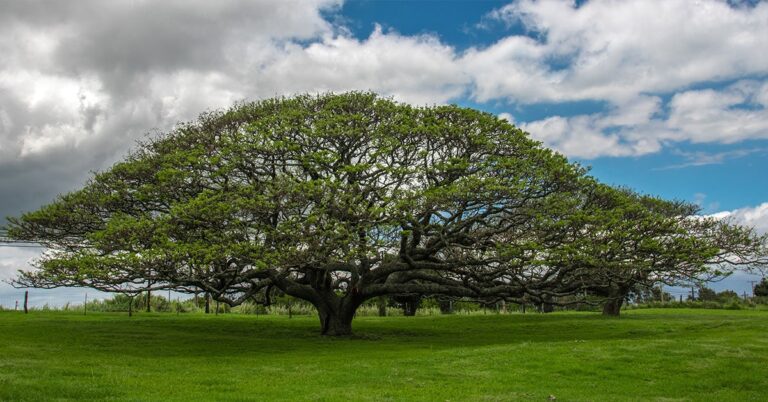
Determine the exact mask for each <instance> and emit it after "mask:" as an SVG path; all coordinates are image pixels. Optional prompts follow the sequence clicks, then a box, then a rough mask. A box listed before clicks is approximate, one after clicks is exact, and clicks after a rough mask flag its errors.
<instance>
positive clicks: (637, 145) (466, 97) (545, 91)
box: [0, 0, 768, 304]
mask: <svg viewBox="0 0 768 402" xmlns="http://www.w3.org/2000/svg"><path fill="white" fill-rule="evenodd" d="M97 16H98V17H97ZM766 49H768V3H766V2H764V1H752V0H750V1H738V0H732V1H721V0H701V1H697V2H692V1H688V0H622V1H612V0H606V1H558V0H551V1H532V0H518V1H495V0H493V1H492V0H488V1H482V0H480V1H461V0H450V1H448V0H446V1H438V0H434V1H394V0H390V1H373V0H357V1H340V0H302V1H298V0H282V1H277V0H276V1H266V0H265V1H259V2H249V1H237V0H232V1H222V2H210V1H203V0H200V1H180V0H179V1H164V2H160V3H151V2H136V1H128V0H125V1H113V2H103V1H98V0H86V1H79V2H44V1H42V2H38V1H30V2H3V3H2V4H0V215H2V216H6V215H17V214H19V213H21V212H23V211H26V210H32V209H35V208H37V207H38V206H40V205H42V204H44V203H46V202H48V201H50V200H52V199H53V198H54V197H55V196H56V194H59V193H62V192H66V191H70V190H72V189H75V188H77V187H78V186H80V185H82V183H83V182H84V181H85V180H86V179H87V177H88V176H89V175H90V172H91V171H95V170H100V169H104V168H106V167H108V166H110V165H111V164H112V163H114V162H115V161H117V160H119V159H120V158H121V157H122V156H124V155H125V154H126V152H128V150H129V149H130V148H131V147H132V145H133V144H134V143H135V141H137V140H139V139H141V138H142V137H143V136H145V135H146V134H147V133H150V132H152V131H165V130H168V129H170V128H172V127H173V125H174V124H176V123H177V122H179V121H185V120H190V119H192V118H194V117H195V116H196V115H197V114H199V113H200V112H201V111H204V110H207V109H216V108H223V107H227V106H228V105H231V104H232V103H233V102H236V101H238V100H243V99H246V100H247V99H260V98H267V97H272V96H279V95H290V94H295V93H302V92H325V91H346V90H373V91H376V92H378V93H380V94H382V95H385V96H391V97H393V98H395V99H396V100H399V101H403V102H410V103H417V104H445V103H456V104H459V105H462V106H468V107H474V108H478V109H482V110H485V111H488V112H491V113H495V114H497V115H499V116H501V117H503V118H506V119H508V120H510V121H511V122H513V123H514V124H516V125H518V126H519V127H521V128H522V129H524V130H526V131H528V132H529V133H530V134H531V136H532V137H533V138H535V139H537V140H539V141H541V142H542V143H543V144H544V145H546V146H549V147H552V148H554V149H556V150H558V151H559V152H562V153H564V154H565V155H567V156H568V157H569V158H570V159H571V160H573V161H577V162H579V163H582V164H583V165H586V166H590V167H591V169H592V174H593V175H595V176H596V177H598V178H599V179H600V180H602V181H604V182H606V183H610V184H615V185H622V186H628V187H631V188H634V189H635V190H637V191H640V192H643V193H649V194H656V195H660V196H663V197H666V198H674V199H683V200H688V201H692V202H696V203H698V204H699V205H701V207H702V212H703V213H705V214H714V213H718V214H719V215H720V216H726V215H728V216H730V217H731V218H732V219H734V220H736V221H738V222H740V223H742V224H746V225H751V226H754V227H755V228H756V229H757V230H758V231H761V232H766V231H768V185H767V184H768V179H766V177H765V172H766V171H768V169H767V168H768V109H767V108H768V51H766ZM30 258H32V254H31V253H30V252H29V250H22V249H14V248H9V247H2V248H0V277H1V278H8V277H9V276H10V275H12V272H13V271H14V270H15V269H16V268H25V267H27V266H28V265H27V262H28V260H29V259H30ZM745 281H746V279H744V278H741V279H738V281H733V284H730V283H731V282H726V283H725V285H722V284H721V285H717V286H720V287H734V288H737V289H744V286H745ZM737 282H738V283H737ZM3 292H6V293H7V292H10V290H9V289H8V288H7V286H5V287H3V286H2V285H0V299H2V297H3ZM66 292H69V291H66ZM66 292H65V293H66ZM14 294H15V293H14ZM66 294H70V293H66ZM11 297H15V296H11ZM67 297H69V296H67ZM78 297H79V296H78ZM59 299H61V298H59ZM2 303H4V302H3V301H2V300H0V304H2Z"/></svg>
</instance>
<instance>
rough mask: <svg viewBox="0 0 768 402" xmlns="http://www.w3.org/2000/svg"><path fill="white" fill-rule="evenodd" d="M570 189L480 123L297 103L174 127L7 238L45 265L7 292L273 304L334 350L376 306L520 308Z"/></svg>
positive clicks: (446, 115)
mask: <svg viewBox="0 0 768 402" xmlns="http://www.w3.org/2000/svg"><path fill="white" fill-rule="evenodd" d="M582 179H583V169H581V168H580V167H578V166H576V165H573V164H569V163H568V162H567V160H566V159H565V158H564V157H562V156H560V155H558V154H555V153H553V152H552V151H550V150H548V149H545V148H542V147H541V146H540V145H539V144H538V143H536V142H534V141H532V140H531V139H529V138H528V137H527V136H526V134H525V133H523V132H522V131H520V130H519V129H517V128H515V127H513V126H512V125H510V124H509V123H507V122H506V121H504V120H500V119H498V118H496V117H495V116H493V115H490V114H486V113H481V112H478V111H474V110H470V109H463V108H459V107H456V106H438V107H411V106H408V105H404V104H398V103H395V102H392V101H389V100H386V99H381V98H378V97H377V96H375V95H373V94H369V93H347V94H342V95H321V96H298V97H295V98H282V99H272V100H265V101H260V102H255V103H245V104H240V105H236V106H235V107H233V108H232V109H230V110H228V111H225V112H214V113H207V114H204V115H202V116H201V117H200V118H199V119H198V120H197V121H195V122H192V123H188V124H182V125H180V126H179V127H178V128H177V129H175V130H173V131H172V132H170V133H168V134H166V135H163V136H160V137H159V138H157V139H154V140H150V141H147V142H146V143H143V144H140V146H139V147H138V149H136V150H135V151H134V152H133V153H132V154H130V155H129V156H128V157H127V159H126V160H125V161H123V162H121V163H118V164H116V165H115V166H113V167H112V168H111V169H109V170H107V171H105V172H102V173H99V174H96V175H95V177H93V178H92V180H90V182H89V183H88V184H87V185H86V186H85V187H84V188H82V189H81V190H79V191H75V192H73V193H70V194H66V195H63V196H61V197H59V198H58V199H57V200H56V201H55V202H53V203H52V204H50V205H47V206H45V207H43V208H41V209H40V210H38V211H35V212H31V213H27V214H24V215H23V216H22V217H21V218H19V219H10V225H9V230H10V231H9V233H10V235H11V236H13V237H14V238H18V239H26V240H33V241H38V242H41V243H43V244H44V245H45V246H47V247H48V249H49V251H48V253H47V254H46V255H44V256H43V258H41V259H40V261H39V262H38V268H39V269H38V270H35V271H30V272H23V273H22V274H21V276H20V277H19V278H18V279H17V284H19V285H25V286H26V285H31V286H37V287H55V286H90V287H95V288H99V289H103V290H118V291H121V290H125V289H126V288H130V289H134V288H136V287H138V288H144V289H147V290H149V289H160V288H164V287H173V288H175V289H178V290H188V291H195V290H197V289H202V290H204V291H206V292H209V293H210V294H212V295H213V296H214V297H215V298H216V299H218V300H221V301H224V302H227V303H230V304H238V303H242V302H243V301H245V300H249V299H252V300H254V299H255V300H260V301H264V298H268V297H269V295H270V292H271V290H272V289H279V290H280V291H282V292H284V293H286V294H288V295H291V296H294V297H298V298H301V299H304V300H307V301H309V302H310V303H312V304H313V305H314V306H315V307H316V308H317V310H318V312H319V316H320V322H321V326H322V333H324V334H337V335H340V334H348V333H350V331H351V320H352V317H353V315H354V312H355V310H356V308H357V307H358V306H359V305H360V304H361V303H362V302H363V301H365V300H367V299H370V298H374V297H378V296H382V295H393V294H404V293H405V294H414V293H416V294H444V295H451V296H460V297H462V296H463V297H476V298H483V297H503V298H514V297H522V296H523V294H524V293H525V292H526V287H527V286H531V284H530V283H528V282H530V281H529V280H528V278H527V277H526V270H527V268H528V267H529V264H530V263H531V261H530V260H531V257H530V256H533V255H535V251H537V247H539V246H538V244H537V241H536V239H535V238H534V237H533V236H532V235H531V234H530V233H534V232H541V231H543V229H541V228H539V229H535V228H536V226H537V225H539V224H540V222H539V221H540V220H539V219H538V218H537V217H538V216H539V215H541V214H546V213H547V211H558V210H560V209H561V204H562V203H563V202H567V200H568V199H569V198H571V197H572V194H573V193H574V192H575V191H577V190H578V188H579V182H580V181H581V180H582Z"/></svg>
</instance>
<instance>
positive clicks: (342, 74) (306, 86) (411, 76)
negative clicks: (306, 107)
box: [253, 26, 468, 103]
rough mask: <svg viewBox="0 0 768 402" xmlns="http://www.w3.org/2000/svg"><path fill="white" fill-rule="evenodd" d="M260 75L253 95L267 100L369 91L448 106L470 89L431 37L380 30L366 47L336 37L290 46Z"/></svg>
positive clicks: (452, 60)
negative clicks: (299, 94) (281, 95)
mask: <svg viewBox="0 0 768 402" xmlns="http://www.w3.org/2000/svg"><path fill="white" fill-rule="evenodd" d="M257 71H258V70H257ZM258 73H259V76H258V79H257V84H256V85H257V87H255V88H253V89H254V91H257V92H259V93H263V94H265V95H267V94H269V93H270V92H271V93H291V92H301V91H321V92H322V91H345V90H353V89H357V90H360V89H362V90H368V89H370V90H376V91H377V92H379V93H381V94H383V95H392V96H395V97H396V98H397V99H399V100H402V101H407V102H413V103H435V102H437V103H444V102H447V101H448V100H450V99H452V98H455V97H457V96H459V95H461V94H462V93H463V92H464V91H465V89H466V85H467V84H468V77H467V76H466V75H465V74H464V73H463V72H462V71H461V69H460V68H459V65H458V64H457V62H456V56H455V52H454V49H453V48H451V47H449V46H446V45H443V44H441V43H440V41H439V40H438V39H437V38H435V37H433V36H429V35H422V36H412V37H408V36H401V35H399V34H397V33H396V32H388V33H385V32H383V31H382V29H381V27H379V26H377V27H376V28H375V30H374V31H373V33H371V35H370V36H369V37H368V38H367V39H365V40H362V41H361V40H357V39H354V38H350V37H347V36H332V37H324V38H323V40H322V41H320V42H316V43H312V44H310V45H309V46H301V45H299V44H288V45H286V47H285V49H284V54H281V55H279V57H277V58H276V59H275V60H274V61H273V62H271V63H269V64H267V65H266V66H265V67H264V68H263V69H261V70H260V71H258Z"/></svg>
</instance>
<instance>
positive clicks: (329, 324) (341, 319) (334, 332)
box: [319, 310, 354, 336]
mask: <svg viewBox="0 0 768 402" xmlns="http://www.w3.org/2000/svg"><path fill="white" fill-rule="evenodd" d="M319 315H320V334H321V335H327V336H347V335H352V317H353V316H354V314H346V313H339V312H335V311H330V310H326V311H320V312H319Z"/></svg>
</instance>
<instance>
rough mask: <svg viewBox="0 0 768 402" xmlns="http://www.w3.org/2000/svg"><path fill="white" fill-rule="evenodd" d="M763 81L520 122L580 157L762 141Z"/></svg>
mask: <svg viewBox="0 0 768 402" xmlns="http://www.w3.org/2000/svg"><path fill="white" fill-rule="evenodd" d="M766 86H768V81H755V80H742V81H738V82H736V83H734V84H732V85H730V86H727V87H725V88H722V89H706V90H689V91H682V92H679V93H677V94H675V95H674V96H673V97H672V98H671V100H670V101H669V102H667V103H666V104H663V103H662V101H661V98H659V97H656V96H644V95H640V96H637V97H635V98H631V99H629V100H627V101H624V102H621V103H617V104H615V105H614V106H613V107H612V109H611V110H609V111H607V112H599V113H593V114H588V115H576V116H551V117H548V118H546V119H542V120H537V121H532V122H527V123H523V124H521V128H523V129H524V130H526V131H528V132H530V133H531V135H532V136H533V137H535V138H537V139H539V140H540V141H542V142H544V144H546V145H548V146H550V147H553V148H555V149H557V150H559V151H561V152H563V153H565V154H566V155H569V156H573V157H580V158H595V157H599V156H638V155H644V154H649V153H654V152H657V151H659V150H660V149H661V148H662V147H663V146H664V145H665V144H674V143H677V142H683V141H686V142H692V143H724V144H730V143H736V142H739V141H743V140H747V139H768V104H766V103H765V99H764V97H765V95H764V93H765V92H764V91H765V88H766ZM756 152H763V150H762V149H752V150H737V151H729V152H723V153H717V154H704V153H698V154H690V153H688V154H685V153H684V154H683V156H684V157H685V158H686V159H687V160H688V161H687V162H686V163H684V164H680V165H675V166H673V167H688V166H701V165H706V164H712V163H722V162H723V161H725V160H727V159H732V158H737V157H743V156H747V155H749V154H753V153H756Z"/></svg>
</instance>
